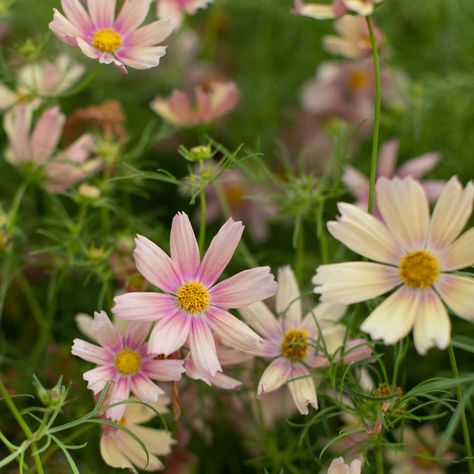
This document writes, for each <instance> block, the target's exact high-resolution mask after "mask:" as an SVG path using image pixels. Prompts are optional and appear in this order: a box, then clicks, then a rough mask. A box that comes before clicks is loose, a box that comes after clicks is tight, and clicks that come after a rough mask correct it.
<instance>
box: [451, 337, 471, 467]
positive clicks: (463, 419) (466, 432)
mask: <svg viewBox="0 0 474 474" xmlns="http://www.w3.org/2000/svg"><path fill="white" fill-rule="evenodd" d="M448 353H449V360H450V362H451V369H452V371H453V376H454V378H455V379H459V371H458V365H457V363H456V356H455V355H454V349H453V345H452V344H450V345H449V348H448ZM456 396H457V398H458V402H459V403H462V401H463V392H462V387H461V384H460V383H459V382H458V383H457V384H456ZM461 428H462V434H463V436H464V446H465V447H466V454H467V465H468V468H469V474H474V459H473V457H472V446H471V438H470V436H469V425H468V424H467V417H466V410H465V407H464V405H463V409H462V411H461Z"/></svg>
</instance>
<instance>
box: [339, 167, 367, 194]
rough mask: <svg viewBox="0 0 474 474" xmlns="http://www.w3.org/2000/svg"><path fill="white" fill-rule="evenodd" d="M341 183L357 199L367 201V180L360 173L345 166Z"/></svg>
mask: <svg viewBox="0 0 474 474" xmlns="http://www.w3.org/2000/svg"><path fill="white" fill-rule="evenodd" d="M342 182H343V183H344V184H345V186H346V188H348V189H349V191H350V192H351V193H352V194H353V195H354V196H355V197H356V198H357V199H359V200H366V199H367V194H368V191H369V180H368V179H367V177H366V176H364V175H363V174H362V173H361V172H360V171H358V170H356V169H355V168H353V167H352V166H345V167H344V174H343V175H342Z"/></svg>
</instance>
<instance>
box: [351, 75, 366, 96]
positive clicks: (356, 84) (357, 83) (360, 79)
mask: <svg viewBox="0 0 474 474" xmlns="http://www.w3.org/2000/svg"><path fill="white" fill-rule="evenodd" d="M368 84H369V77H368V75H367V74H366V73H365V72H364V71H354V72H353V73H352V74H351V75H350V77H349V88H350V90H352V91H353V92H359V91H361V90H363V89H365V88H366V87H367V86H368Z"/></svg>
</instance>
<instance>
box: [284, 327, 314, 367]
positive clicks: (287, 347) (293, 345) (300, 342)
mask: <svg viewBox="0 0 474 474" xmlns="http://www.w3.org/2000/svg"><path fill="white" fill-rule="evenodd" d="M308 336H309V334H308V331H304V330H302V329H288V331H286V332H285V335H284V336H283V339H282V340H281V353H282V354H283V356H285V357H287V358H288V359H290V360H292V361H294V362H298V361H300V360H302V359H304V358H305V356H306V352H308V344H307V343H306V341H307V339H308Z"/></svg>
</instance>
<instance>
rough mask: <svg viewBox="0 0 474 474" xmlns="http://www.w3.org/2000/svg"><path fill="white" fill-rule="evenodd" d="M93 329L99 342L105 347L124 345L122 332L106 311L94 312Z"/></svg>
mask: <svg viewBox="0 0 474 474" xmlns="http://www.w3.org/2000/svg"><path fill="white" fill-rule="evenodd" d="M91 330H92V331H93V332H94V334H95V338H96V340H97V342H99V344H100V345H101V346H103V347H113V346H121V345H122V339H123V338H122V334H120V331H119V330H118V329H117V328H116V327H115V326H114V325H113V324H112V321H110V318H109V317H108V316H107V313H106V312H105V311H100V312H98V311H96V312H95V313H94V319H93V320H92V321H91Z"/></svg>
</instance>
